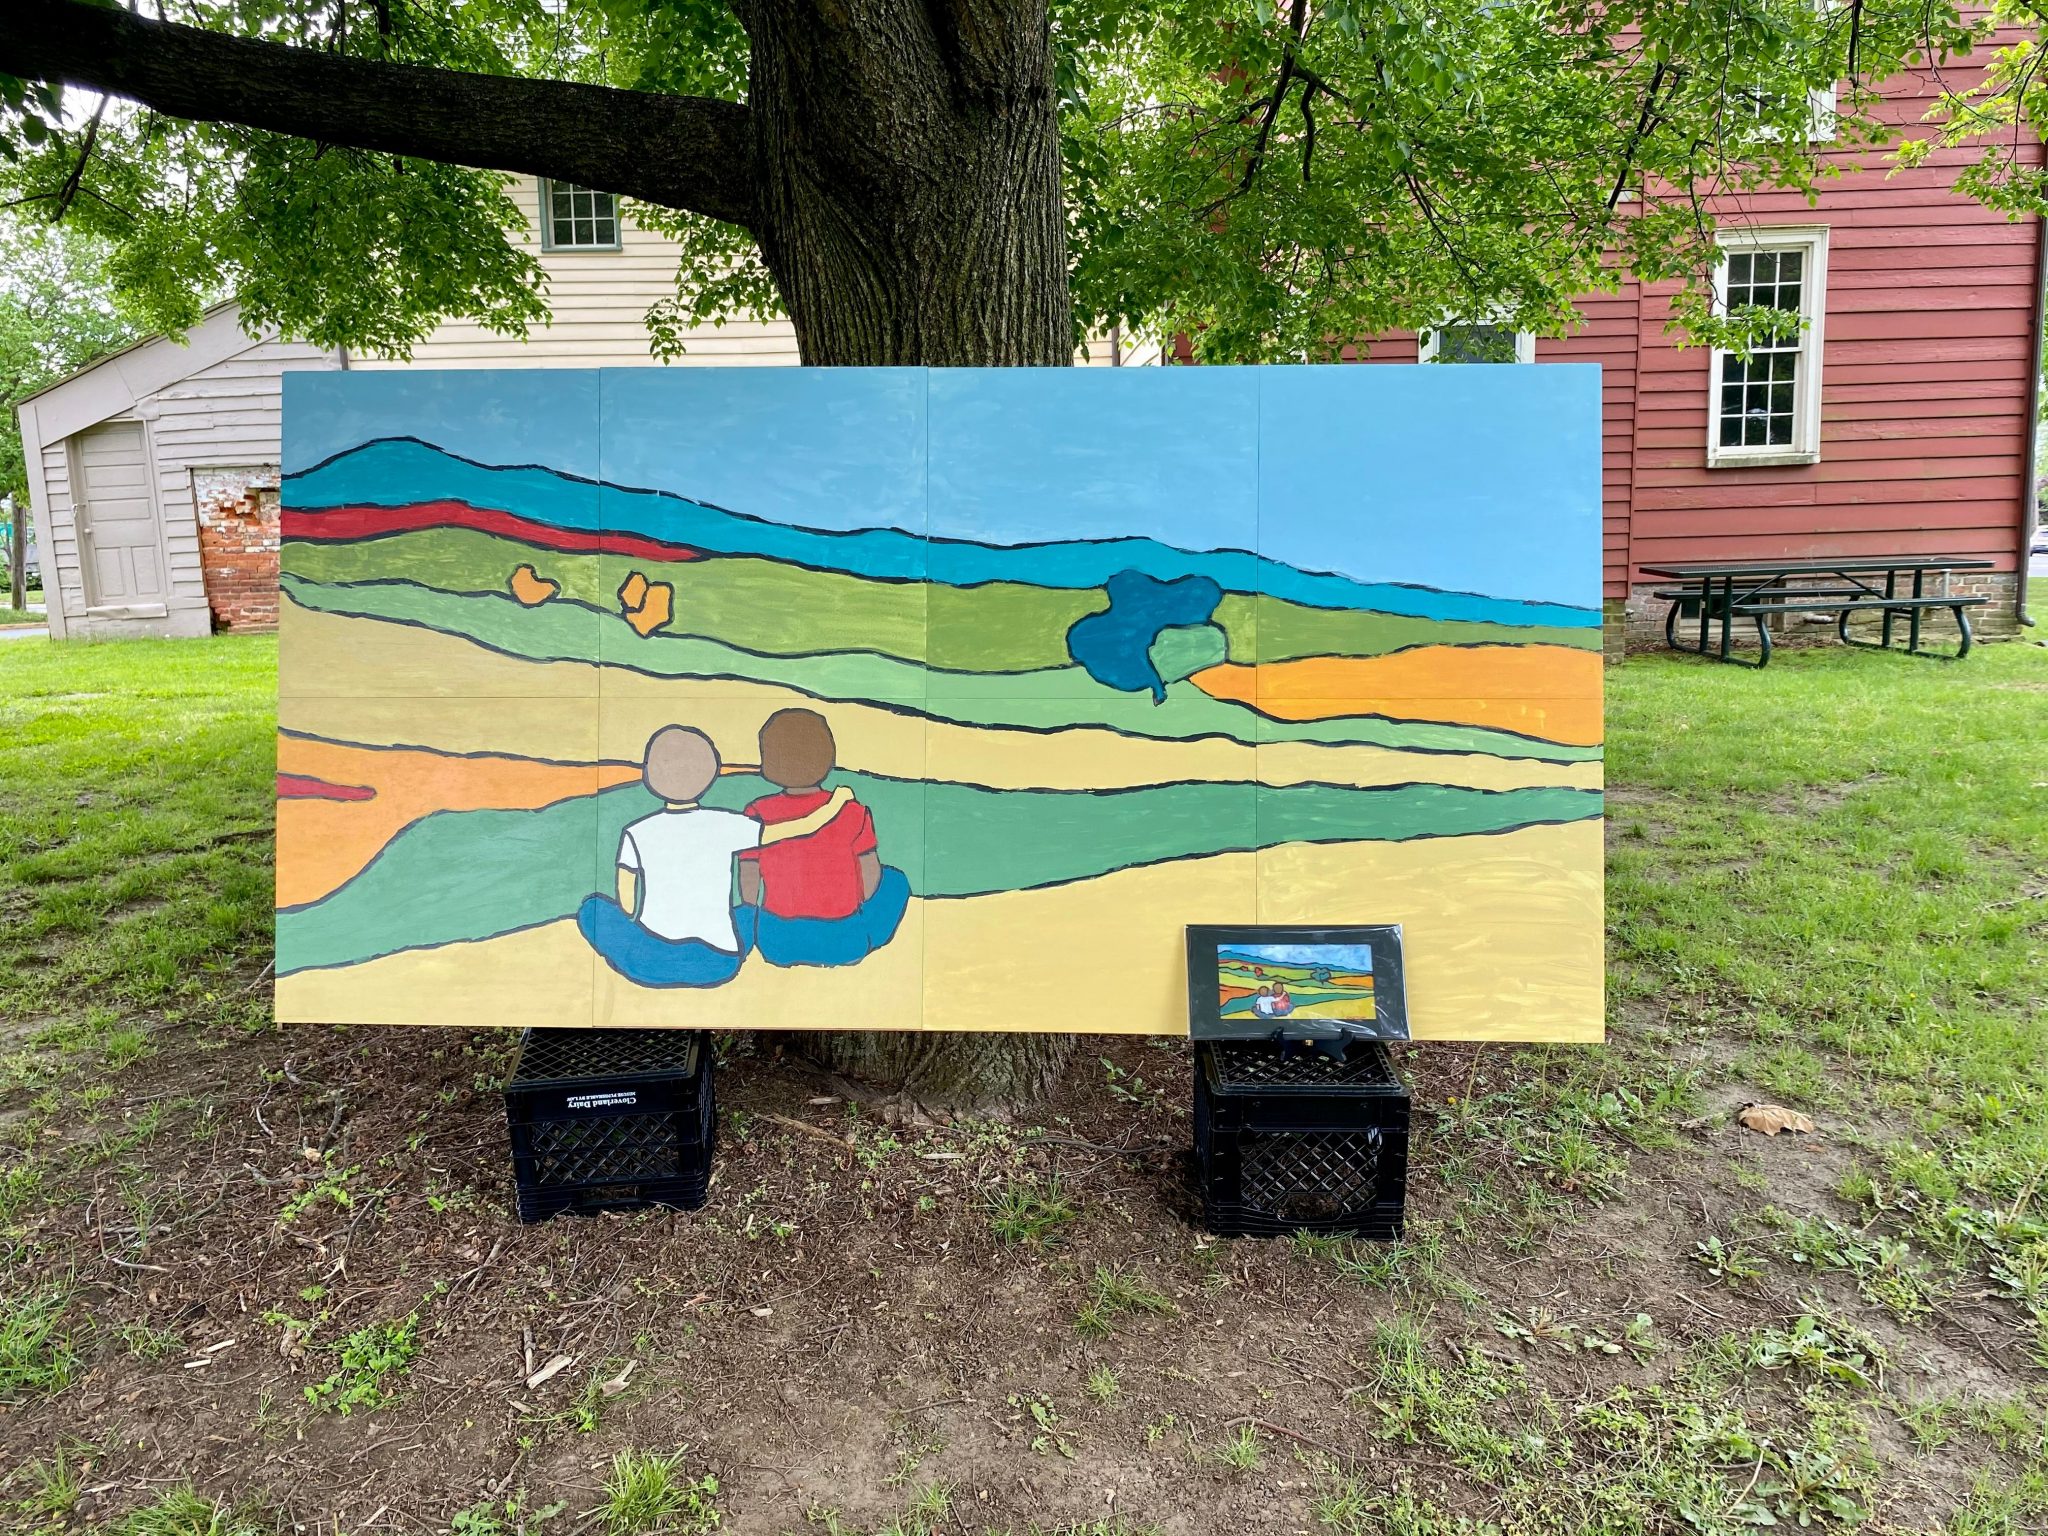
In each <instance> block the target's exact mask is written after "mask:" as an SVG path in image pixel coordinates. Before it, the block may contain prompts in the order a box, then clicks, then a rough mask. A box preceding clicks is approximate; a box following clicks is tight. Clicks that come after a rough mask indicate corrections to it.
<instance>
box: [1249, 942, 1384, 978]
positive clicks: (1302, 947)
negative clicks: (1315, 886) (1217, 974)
mask: <svg viewBox="0 0 2048 1536" xmlns="http://www.w3.org/2000/svg"><path fill="white" fill-rule="evenodd" d="M1223 948H1224V949H1225V950H1227V951H1228V952H1230V953H1231V954H1234V955H1256V956H1257V957H1258V958H1259V959H1261V960H1264V961H1267V962H1269V963H1270V964H1273V965H1327V966H1328V967H1330V969H1331V970H1333V971H1336V970H1343V971H1353V972H1356V973H1358V974H1360V975H1364V974H1366V973H1368V972H1370V971H1371V970H1372V946H1371V945H1370V944H1226V945H1224V946H1223Z"/></svg>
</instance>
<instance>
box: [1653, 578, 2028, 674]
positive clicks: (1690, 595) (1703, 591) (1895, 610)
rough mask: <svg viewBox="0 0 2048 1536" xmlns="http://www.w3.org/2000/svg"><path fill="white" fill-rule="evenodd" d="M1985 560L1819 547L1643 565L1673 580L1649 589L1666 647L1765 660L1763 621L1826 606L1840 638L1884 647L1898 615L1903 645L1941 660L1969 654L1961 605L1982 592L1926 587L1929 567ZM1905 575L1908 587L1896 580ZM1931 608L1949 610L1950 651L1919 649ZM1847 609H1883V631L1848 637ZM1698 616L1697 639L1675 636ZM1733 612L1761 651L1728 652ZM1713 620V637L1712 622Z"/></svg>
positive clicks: (1977, 603) (1767, 638)
mask: <svg viewBox="0 0 2048 1536" xmlns="http://www.w3.org/2000/svg"><path fill="white" fill-rule="evenodd" d="M1991 566H1992V562H1991V561H1989V560H1959V559H1956V558H1954V557H1953V556H1946V555H1941V556H1923V555H1878V556H1868V557H1858V558H1855V559H1850V558H1847V557H1844V556H1837V555H1823V556H1818V557H1815V558H1812V559H1787V560H1723V561H1687V562H1684V563H1682V564H1678V565H1646V566H1644V567H1642V569H1643V571H1644V572H1645V573H1646V574H1648V575H1651V576H1662V577H1665V578H1667V579H1669V580H1671V581H1673V582H1676V583H1677V585H1675V586H1668V587H1658V588H1655V589H1654V590H1653V592H1652V594H1651V595H1652V596H1654V597H1658V598H1661V599H1663V600H1664V601H1666V602H1668V603H1670V604H1671V609H1670V611H1669V612H1668V613H1666V614H1665V616H1664V643H1665V644H1666V645H1668V646H1670V647H1671V649H1673V650H1674V651H1696V652H1697V653H1698V654H1700V655H1702V656H1707V657H1711V658H1712V659H1714V660H1715V661H1727V662H1733V663H1735V664H1736V665H1737V666H1755V667H1763V666H1768V665H1769V664H1770V660H1771V631H1770V627H1769V623H1768V621H1769V620H1770V619H1771V618H1772V617H1773V616H1774V615H1777V614H1781V613H1832V614H1834V615H1835V616H1836V617H1835V633H1836V634H1837V635H1838V636H1839V637H1840V639H1841V641H1842V643H1843V644H1844V645H1860V646H1863V647H1864V648H1866V649H1868V650H1890V649H1891V644H1892V632H1893V626H1894V624H1895V623H1896V622H1897V621H1899V620H1901V619H1903V620H1905V621H1906V628H1907V641H1906V651H1907V653H1908V654H1909V655H1914V656H1926V657H1929V658H1932V659H1938V660H1944V661H1961V660H1962V659H1963V658H1964V657H1965V656H1967V655H1969V654H1970V641H1971V634H1970V618H1969V610H1970V609H1972V608H1978V607H1982V606H1983V604H1984V603H1985V602H1986V601H1987V599H1985V598H1982V597H1970V596H1965V595H1961V594H1958V593H1952V592H1935V593H1929V592H1928V591H1927V590H1926V585H1927V576H1928V573H1930V572H1937V571H1938V572H1948V571H1988V570H1990V569H1991ZM1907 577H1911V578H1912V589H1911V590H1910V591H1902V590H1900V584H1901V582H1902V581H1903V580H1904V579H1905V578H1907ZM1933 608H1946V609H1948V610H1949V611H1950V612H1952V613H1953V614H1955V617H1956V628H1957V629H1958V630H1960V631H1961V633H1962V640H1961V643H1960V644H1959V645H1958V647H1957V649H1956V653H1955V654H1954V655H1953V656H1939V655H1938V653H1936V652H1932V651H1923V650H1921V649H1920V621H1921V618H1922V616H1923V615H1924V614H1925V613H1926V612H1927V611H1928V610H1929V609H1933ZM1853 613H1881V614H1883V615H1884V629H1883V634H1884V638H1883V640H1882V641H1881V642H1876V643H1873V642H1871V641H1867V640H1852V639H1851V638H1850V637H1849V616H1850V615H1851V614H1853ZM1693 618H1697V619H1698V620H1699V631H1698V638H1697V640H1696V641H1695V640H1690V639H1688V640H1684V641H1681V640H1680V639H1679V633H1678V625H1679V621H1680V620H1681V619H1688V620H1690V619H1693ZM1738 619H1749V620H1751V621H1752V622H1753V623H1754V624H1755V625H1756V638H1757V644H1758V645H1759V646H1760V647H1761V654H1760V656H1759V657H1758V659H1757V660H1756V661H1753V662H1752V661H1747V660H1745V659H1743V658H1742V657H1740V656H1737V655H1735V654H1734V626H1735V623H1736V621H1737V620H1738ZM1717 622H1718V624H1719V626H1720V633H1719V636H1718V640H1717V639H1716V637H1715V635H1714V633H1713V629H1712V626H1713V625H1714V624H1715V623H1717Z"/></svg>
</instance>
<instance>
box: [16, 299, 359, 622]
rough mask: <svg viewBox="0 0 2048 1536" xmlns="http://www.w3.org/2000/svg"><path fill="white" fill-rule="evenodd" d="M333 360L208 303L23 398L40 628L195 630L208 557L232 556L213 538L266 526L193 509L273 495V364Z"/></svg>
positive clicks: (277, 381) (209, 611)
mask: <svg viewBox="0 0 2048 1536" xmlns="http://www.w3.org/2000/svg"><path fill="white" fill-rule="evenodd" d="M341 366H342V359H341V356H340V354H339V353H336V352H332V351H323V350H322V349H320V348H318V347H311V346H305V345H301V344H298V343H292V342H283V341H279V340H277V339H276V338H275V337H271V336H266V337H258V338H255V339H251V338H250V337H248V336H246V335H244V334H243V332H242V328H241V317H240V312H239V311H238V310H237V308H236V307H235V306H234V305H233V304H222V305H219V306H217V307H216V308H214V309H211V310H209V311H208V312H207V313H206V315H205V317H204V318H203V319H202V320H201V321H200V323H199V324H198V325H196V326H194V327H193V328H192V330H191V331H190V332H189V333H188V334H187V335H186V336H185V337H184V339H183V342H182V343H180V342H179V341H175V340H172V339H171V338H169V337H164V336H155V337H151V338H150V339H149V340H147V341H140V342H137V343H136V344H135V345H134V346H132V347H129V348H127V349H126V350H125V351H121V352H116V353H113V354H112V355H111V356H108V357H103V358H101V359H100V360H99V361H98V362H96V363H93V364H91V365H89V366H88V367H85V368H82V369H80V370H79V371H78V372H77V373H74V374H72V375H71V376H70V377H69V378H67V379H63V380H61V381H59V382H58V383H55V384H52V385H50V386H49V388H47V389H45V390H43V391H42V392H41V393H39V394H35V395H32V396H30V397H29V398H28V399H27V400H26V401H24V402H23V403H22V406H21V433H22V449H23V455H24V457H25V459H26V461H27V464H28V480H29V501H30V505H31V507H32V508H33V511H34V515H35V516H34V527H35V532H36V542H37V544H38V546H39V548H40V550H41V554H42V566H43V588H44V594H45V600H46V601H47V603H48V605H49V615H50V633H51V635H52V636H53V637H56V638H59V639H62V638H66V637H69V638H73V639H91V638H100V637H113V636H127V635H203V634H207V633H208V632H210V631H211V630H212V628H213V626H214V614H213V607H212V605H210V604H209V601H208V577H209V570H208V564H209V561H212V560H215V559H216V558H218V559H219V560H220V561H221V566H220V569H221V571H222V572H223V573H227V572H228V571H229V569H230V567H231V566H232V565H233V563H234V555H233V553H231V552H229V550H228V549H227V546H226V544H225V543H224V542H223V540H224V538H226V539H231V540H233V541H234V542H235V546H236V548H237V549H239V548H240V546H241V545H242V544H244V543H246V542H247V540H248V539H250V538H252V537H254V538H258V539H266V538H267V539H269V540H270V541H271V542H272V544H273V546H274V540H275V535H274V531H271V530H261V529H259V530H257V531H255V532H253V533H252V532H250V531H249V530H247V529H244V528H234V529H226V528H223V529H220V530H218V531H216V530H215V529H214V528H212V527H210V526H208V523H209V520H207V519H205V518H204V516H203V512H204V509H206V508H207V507H209V506H234V505H239V504H241V503H242V502H244V501H247V500H249V499H250V498H252V497H254V496H255V495H256V494H257V493H258V492H261V491H272V492H274V490H275V487H276V482H277V455H278V442H279V416H278V403H279V400H280V397H281V393H282V384H281V381H282V378H283V375H284V371H285V370H286V369H288V368H339V367H341ZM270 500H271V502H272V504H273V505H274V500H275V498H274V496H272V497H271V498H270ZM271 558H272V559H274V558H275V556H274V555H273V556H272V557H271Z"/></svg>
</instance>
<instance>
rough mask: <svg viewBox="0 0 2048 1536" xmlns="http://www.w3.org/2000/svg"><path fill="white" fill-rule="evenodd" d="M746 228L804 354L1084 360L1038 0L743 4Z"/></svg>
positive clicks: (904, 360) (913, 360)
mask: <svg viewBox="0 0 2048 1536" xmlns="http://www.w3.org/2000/svg"><path fill="white" fill-rule="evenodd" d="M739 14H740V17H741V20H742V23H743V24H744V25H745V27H746V29H747V36H748V41H749V43H750V44H751V66H750V74H749V81H748V93H747V94H748V100H749V103H750V106H749V110H750V112H751V114H752V122H753V130H754V164H755V167H756V171H757V176H758V182H757V185H756V189H755V196H756V200H757V206H758V208H759V216H758V219H757V221H756V224H755V226H754V229H755V234H756V237H757V238H758V240H759V241H760V245H761V251H762V255H763V257H764V259H765V260H766V262H767V265H768V269H769V271H770V272H771V273H772V274H773V275H774V277H775V281H776V286H777V288H778V289H779V290H780V292H781V294H782V298H783V302H784V305H785V307H786V308H787V309H788V311H789V315H790V318H791V320H792V321H793V323H794V324H795V327H796V333H797V341H798V344H799V346H800V347H801V348H802V350H803V358H804V361H805V362H807V363H819V364H826V365H829V366H887V365H892V364H904V365H923V366H931V367H947V366H963V365H979V366H990V365H1025V366H1039V367H1051V366H1059V365H1062V364H1065V363H1067V362H1069V361H1070V360H1071V358H1072V355H1073V335H1072V309H1071V306H1070V303H1069V299H1068V293H1067V260H1066V226H1065V210H1064V205H1063V203H1062V201H1061V198H1060V146H1059V118H1058V103H1057V99H1056V96H1055V92H1054V80H1053V60H1052V48H1051V41H1050V34H1049V31H1048V26H1047V19H1046V9H1045V6H1044V4H1043V0H954V3H950V4H949V3H947V0H870V3H868V4H864V5H862V6H861V7H860V13H859V18H858V20H857V21H850V20H848V19H846V18H845V16H844V13H842V12H840V11H839V10H838V8H837V7H836V6H830V5H825V4H822V3H816V0H745V3H743V4H742V5H741V6H740V9H739Z"/></svg>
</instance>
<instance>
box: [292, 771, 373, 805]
mask: <svg viewBox="0 0 2048 1536" xmlns="http://www.w3.org/2000/svg"><path fill="white" fill-rule="evenodd" d="M277 798H278V799H280V800H374V799H376V798H377V791H376V790H374V789H372V788H370V787H369V786H368V785H367V784H330V783H328V782H327V781H326V780H325V779H316V778H313V777H312V776H310V775H308V774H303V773H280V774H279V775H278V776H277Z"/></svg>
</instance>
